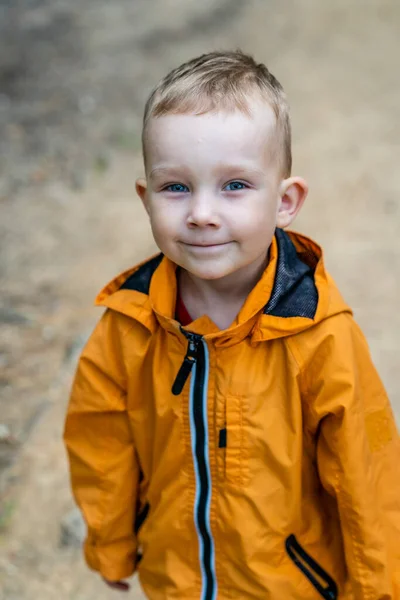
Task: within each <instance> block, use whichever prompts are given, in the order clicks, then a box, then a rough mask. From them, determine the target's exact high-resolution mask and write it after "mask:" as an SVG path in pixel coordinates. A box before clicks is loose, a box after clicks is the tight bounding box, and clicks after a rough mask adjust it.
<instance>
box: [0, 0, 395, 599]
mask: <svg viewBox="0 0 400 600" xmlns="http://www.w3.org/2000/svg"><path fill="white" fill-rule="evenodd" d="M399 26H400V4H398V3H396V2H395V0H393V1H388V0H375V1H369V0H346V1H345V0H338V1H337V2H335V3H322V2H318V0H297V1H294V0H285V1H283V2H282V0H280V1H278V0H270V1H269V2H265V1H261V0H253V1H249V2H246V3H243V2H240V0H213V1H212V0H203V2H201V3H198V2H195V1H194V0H190V1H189V0H185V1H184V0H163V1H162V0H152V2H151V3H150V2H149V1H147V2H146V1H145V0H135V2H131V1H128V0H114V1H113V2H112V3H110V2H106V1H105V0H80V2H78V1H77V0H69V1H67V0H51V1H50V0H24V1H22V0H0V178H1V179H0V210H1V220H0V286H1V303H0V326H1V337H0V370H1V374H0V394H1V400H0V402H1V404H0V407H1V412H0V423H1V424H2V426H3V427H1V426H0V502H1V507H0V598H1V600H36V599H37V598H40V599H41V600H54V598H56V597H57V598H58V599H59V600H67V599H68V600H95V599H96V600H101V599H103V598H104V599H105V598H111V597H113V596H116V597H117V596H118V593H112V592H110V591H108V590H107V589H106V588H105V587H104V586H103V585H102V584H101V582H100V581H98V579H97V577H96V576H95V575H93V574H91V573H89V572H88V571H87V570H86V568H85V567H84V566H83V564H82V560H81V556H80V552H79V551H78V550H74V549H72V548H63V547H60V545H59V539H60V521H61V518H62V517H63V515H65V513H67V512H68V510H69V509H70V508H71V507H72V500H71V497H70V492H69V488H68V478H67V469H66V462H65V456H64V450H63V447H62V444H61V434H62V427H63V416H64V411H65V407H66V402H67V396H68V388H69V385H70V381H71V377H72V374H73V370H74V366H75V361H76V357H77V352H78V351H79V348H80V346H81V344H82V341H83V340H84V339H85V336H86V335H87V334H88V332H89V331H90V329H91V327H92V326H93V324H94V322H95V320H96V319H97V318H98V311H97V310H95V309H93V308H92V299H93V297H94V295H95V293H96V292H97V290H98V289H99V288H100V287H101V286H102V285H103V284H104V283H105V282H106V281H107V280H108V279H110V278H111V277H112V276H113V275H115V274H116V273H117V272H118V271H121V270H123V269H124V268H127V267H128V266H130V265H131V264H133V263H135V262H136V261H138V260H139V259H142V258H144V257H146V256H147V255H148V254H150V253H151V252H153V250H154V246H153V243H152V241H151V238H150V233H149V227H148V224H147V220H146V218H145V215H144V212H143V210H142V208H141V206H140V205H139V201H138V200H136V198H135V196H134V179H135V177H136V176H138V175H140V174H141V170H142V167H141V160H140V156H139V153H138V152H139V145H140V119H141V111H142V108H143V102H144V100H145V98H146V96H147V94H148V92H149V90H150V88H151V86H152V85H153V84H154V83H155V82H156V81H157V80H158V78H159V77H160V76H162V75H163V74H164V73H165V72H166V71H167V70H168V69H170V68H172V67H173V66H175V65H177V64H179V63H180V62H182V61H183V60H185V59H187V58H189V57H192V56H194V55H196V54H199V53H201V52H204V51H208V50H210V49H216V48H235V47H241V48H242V49H244V50H246V51H250V52H252V53H254V54H255V55H256V57H257V58H258V59H260V60H262V61H264V62H266V63H267V64H268V65H269V67H270V68H271V70H272V72H273V73H275V74H276V75H277V77H278V78H279V79H280V80H281V82H282V83H283V85H284V86H285V88H286V90H287V92H288V95H289V98H290V101H291V105H292V115H293V125H294V157H295V169H294V171H295V173H296V174H301V175H303V176H305V177H306V178H307V179H308V181H309V183H310V190H311V191H310V196H309V199H308V201H307V205H306V206H305V208H304V211H303V214H302V216H301V217H300V219H299V220H298V223H297V229H301V230H302V231H304V232H305V233H308V234H310V235H312V236H314V237H315V238H316V239H317V240H318V241H320V242H321V243H322V244H323V245H324V247H325V251H326V260H327V263H328V266H329V268H330V270H331V272H332V273H333V275H334V277H335V278H336V280H337V281H338V283H339V285H340V287H341V289H342V292H343V294H344V296H345V298H346V300H347V301H348V302H349V303H350V304H351V305H352V306H353V308H354V310H355V315H356V318H357V320H358V321H359V323H360V324H361V326H362V327H363V329H364V331H365V333H366V335H367V337H368V341H369V343H370V346H371V351H372V354H373V357H374V360H375V362H376V364H377V366H378V369H379V371H380V373H381V376H382V378H383V380H384V382H385V384H386V387H387V389H388V391H389V393H390V395H391V398H392V401H393V404H394V406H395V409H396V411H397V414H398V415H400V380H399V375H398V366H399V360H398V351H399V339H400V311H399V310H398V304H399V296H400V283H399V273H400V245H399V243H398V239H397V238H398V237H399V234H400V200H399V198H400V195H399V192H400V174H399V170H398V157H399V150H400V147H399V146H400V142H399V140H400V119H399V116H400V115H399V106H400V80H399V78H398V75H397V74H398V71H399V64H398V63H399V58H398V57H399V56H400V52H399V51H400V38H399V36H398V31H399ZM135 585H136V584H135ZM135 589H136V588H135ZM129 597H131V598H139V597H141V596H140V593H139V592H137V591H136V592H135V591H134V592H132V594H131V595H130V596H129Z"/></svg>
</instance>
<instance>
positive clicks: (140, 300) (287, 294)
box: [96, 229, 349, 345]
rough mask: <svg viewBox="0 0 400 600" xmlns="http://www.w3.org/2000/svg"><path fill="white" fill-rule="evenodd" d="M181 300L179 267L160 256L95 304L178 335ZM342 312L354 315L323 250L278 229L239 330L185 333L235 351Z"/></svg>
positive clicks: (201, 328) (203, 328) (206, 326)
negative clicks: (245, 342) (244, 341)
mask: <svg viewBox="0 0 400 600" xmlns="http://www.w3.org/2000/svg"><path fill="white" fill-rule="evenodd" d="M176 296H177V283H176V265H175V263H173V262H172V261H170V260H169V259H168V258H167V257H165V256H163V255H162V254H158V255H156V256H153V257H152V258H150V259H149V260H147V261H145V262H143V263H140V264H139V265H137V266H136V267H134V268H132V269H129V270H128V271H125V272H124V273H122V274H121V275H119V276H118V277H116V278H115V279H114V280H113V281H111V282H110V283H109V284H108V285H107V286H106V287H105V288H104V289H103V290H102V291H101V292H100V294H99V295H98V296H97V299H96V304H98V305H102V306H106V307H108V308H111V309H113V310H116V311H118V312H121V313H123V314H125V315H127V316H129V317H132V318H134V319H136V320H138V321H139V322H141V323H142V324H143V325H144V326H145V327H147V328H148V329H149V330H150V331H153V330H154V328H155V327H156V323H157V321H158V322H159V323H160V324H161V325H162V326H163V327H164V328H166V329H168V330H171V331H174V332H179V330H180V325H179V323H177V321H175V319H174V314H175V304H176ZM343 310H347V311H348V310H349V309H348V307H347V306H346V305H345V304H344V302H343V300H342V299H341V297H340V295H339V293H338V292H337V290H336V287H335V286H334V284H333V282H332V280H331V279H330V278H329V276H328V275H327V273H326V271H325V268H324V264H323V256H322V250H321V249H320V248H319V246H318V245H317V244H315V243H314V242H313V241H312V240H310V239H308V238H306V237H305V236H302V235H299V234H297V233H293V232H290V233H287V232H285V231H283V230H279V229H277V230H276V234H275V236H274V238H273V240H272V243H271V247H270V250H269V262H268V266H267V267H266V269H265V271H264V273H263V275H262V277H261V279H260V280H259V282H258V283H257V284H256V286H255V287H254V288H253V290H252V291H251V293H250V294H249V296H248V297H247V299H246V301H245V303H244V305H243V307H242V308H241V310H240V312H239V314H238V317H237V319H236V322H235V324H233V325H232V326H231V327H229V328H228V329H226V330H224V331H219V330H218V329H217V328H216V327H215V325H213V324H212V322H211V321H210V319H208V317H202V318H200V319H197V320H196V321H194V322H193V323H192V324H191V325H190V327H186V329H188V330H189V329H190V331H193V332H195V333H200V334H202V335H204V336H205V337H207V338H213V339H214V340H215V343H216V344H218V345H231V344H234V343H237V342H238V341H240V340H241V339H243V338H244V337H247V336H249V335H250V334H251V337H252V340H253V341H263V340H266V339H273V338H277V337H286V336H288V335H292V334H294V333H297V332H299V331H301V330H303V329H306V328H308V327H310V326H312V325H313V324H315V322H317V321H320V320H321V319H323V318H326V317H327V316H329V315H331V314H334V313H336V312H341V311H343Z"/></svg>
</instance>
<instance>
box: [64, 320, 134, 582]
mask: <svg viewBox="0 0 400 600" xmlns="http://www.w3.org/2000/svg"><path fill="white" fill-rule="evenodd" d="M117 317H118V315H116V314H115V313H113V312H112V311H106V312H105V313H104V315H103V317H102V319H101V321H100V322H99V324H98V325H97V327H96V329H95V331H94V332H93V334H92V336H91V338H90V339H89V341H88V343H87V345H86V347H85V348H84V350H83V353H82V355H81V358H80V361H79V364H78V369H77V372H76V376H75V380H74V384H73V387H72V393H71V399H70V403H69V407H68V412H67V418H66V423H65V431H64V440H65V444H66V447H67V452H68V458H69V464H70V476H71V484H72V491H73V495H74V497H75V500H76V502H77V504H78V506H79V507H80V509H81V511H82V513H83V516H84V519H85V521H86V524H87V538H86V541H85V545H84V552H85V558H86V561H87V563H88V565H89V567H90V568H92V569H94V570H96V571H99V572H100V573H101V574H102V576H103V577H105V578H106V579H109V580H119V579H122V578H124V577H128V576H129V575H131V574H132V573H133V572H134V570H135V562H136V539H135V536H134V531H133V529H134V526H133V524H134V518H135V512H136V502H137V488H138V480H139V468H138V464H137V460H136V456H135V448H134V443H133V440H132V434H131V430H130V425H129V419H128V414H127V408H126V389H127V384H126V376H125V372H124V366H123V359H122V352H121V334H120V332H119V331H118V327H117V324H116V320H117Z"/></svg>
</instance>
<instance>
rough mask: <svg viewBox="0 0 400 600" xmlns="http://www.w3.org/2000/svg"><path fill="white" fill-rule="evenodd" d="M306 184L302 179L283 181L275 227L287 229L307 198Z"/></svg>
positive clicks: (292, 178)
mask: <svg viewBox="0 0 400 600" xmlns="http://www.w3.org/2000/svg"><path fill="white" fill-rule="evenodd" d="M307 193H308V184H307V182H306V181H305V180H304V179H303V178H302V177H289V178H288V179H284V180H283V181H282V183H281V187H280V196H281V200H280V205H279V208H278V214H277V221H276V224H277V227H280V228H282V229H283V228H284V227H288V226H289V225H290V224H291V223H292V221H294V219H295V217H296V215H297V213H298V212H299V211H300V209H301V207H302V206H303V203H304V200H305V199H306V197H307Z"/></svg>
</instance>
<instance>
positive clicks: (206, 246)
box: [183, 242, 229, 248]
mask: <svg viewBox="0 0 400 600" xmlns="http://www.w3.org/2000/svg"><path fill="white" fill-rule="evenodd" d="M183 243H184V244H185V246H190V247H191V248H219V247H220V246H226V245H227V244H229V242H220V243H216V244H192V243H189V242H183Z"/></svg>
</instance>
